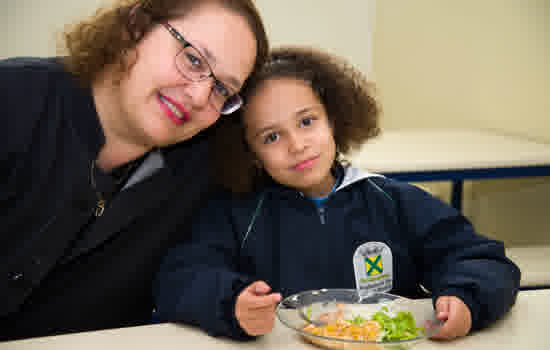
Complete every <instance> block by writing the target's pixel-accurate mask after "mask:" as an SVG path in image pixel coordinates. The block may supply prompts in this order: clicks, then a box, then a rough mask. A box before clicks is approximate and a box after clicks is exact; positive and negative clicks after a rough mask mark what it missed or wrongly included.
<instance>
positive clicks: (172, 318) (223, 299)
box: [153, 199, 254, 339]
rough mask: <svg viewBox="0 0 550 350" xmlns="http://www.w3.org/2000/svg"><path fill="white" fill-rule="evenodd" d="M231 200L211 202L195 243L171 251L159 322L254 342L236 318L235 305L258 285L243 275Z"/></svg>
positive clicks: (160, 279) (159, 287)
mask: <svg viewBox="0 0 550 350" xmlns="http://www.w3.org/2000/svg"><path fill="white" fill-rule="evenodd" d="M231 205H232V203H231V200H229V199H225V200H223V199H221V200H211V201H209V202H207V204H206V205H205V207H204V208H202V209H201V210H200V214H199V217H198V219H197V221H196V222H195V224H194V225H193V233H192V239H191V240H190V242H188V243H184V244H181V245H180V246H178V247H176V248H174V249H172V250H171V251H170V252H169V254H168V255H167V256H166V258H165V259H164V262H163V264H162V266H161V269H160V272H159V274H158V276H157V279H156V282H155V284H154V287H153V297H154V301H155V304H156V310H155V318H156V319H157V320H158V321H164V322H166V321H168V322H186V323H189V324H193V325H196V326H199V327H201V328H203V329H204V330H205V331H207V332H208V333H209V334H211V335H214V336H219V335H223V336H229V337H232V338H236V339H249V338H251V337H250V336H248V335H247V334H246V333H245V332H244V331H243V330H242V329H241V327H240V326H239V324H238V321H237V320H236V318H235V309H234V308H235V301H236V298H237V296H238V295H239V294H240V292H241V291H242V290H243V289H244V288H246V286H248V285H249V284H250V283H252V282H253V281H254V280H253V279H252V278H251V277H249V276H246V275H243V274H241V273H239V272H238V270H237V269H238V267H237V266H238V252H239V250H238V248H239V244H238V242H237V240H236V236H235V234H234V230H233V226H232V223H231V219H230V211H229V210H230V208H231Z"/></svg>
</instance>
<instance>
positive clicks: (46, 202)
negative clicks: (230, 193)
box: [0, 58, 209, 340]
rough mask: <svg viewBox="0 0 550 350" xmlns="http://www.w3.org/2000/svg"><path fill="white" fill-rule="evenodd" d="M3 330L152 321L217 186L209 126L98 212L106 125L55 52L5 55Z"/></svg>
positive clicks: (153, 159) (0, 206)
mask: <svg viewBox="0 0 550 350" xmlns="http://www.w3.org/2000/svg"><path fill="white" fill-rule="evenodd" d="M0 101H1V103H2V112H1V115H2V128H1V129H0V130H1V131H0V133H1V135H0V145H1V150H2V151H1V152H0V210H1V213H2V214H1V215H0V231H1V234H0V257H1V258H0V259H1V261H0V296H1V297H0V340H5V339H14V338H21V337H31V336H41V335H51V334H57V333H66V332H73V331H85V330H92V329H101V328H111V327H122V326H130V325H138V324H144V323H147V322H150V319H151V312H152V308H153V303H152V297H151V288H150V286H151V281H152V278H153V276H154V274H155V273H156V272H157V271H158V264H159V262H160V259H161V257H162V256H163V255H164V254H165V250H166V249H167V248H168V247H170V246H172V245H173V244H175V242H176V241H179V240H181V239H182V238H183V237H185V234H186V232H187V231H188V227H187V219H188V218H189V216H190V215H191V214H192V212H193V210H194V209H195V208H196V207H198V205H199V199H200V198H202V196H203V194H204V193H205V192H206V191H207V188H208V186H209V185H208V183H207V179H208V174H207V166H206V160H207V159H208V156H207V143H206V142H207V139H206V135H200V134H199V135H197V136H195V137H193V138H192V139H191V140H189V141H186V142H184V143H183V144H180V145H178V146H175V147H172V148H170V149H165V150H162V151H158V152H153V153H151V154H150V155H149V156H148V158H146V159H145V160H144V161H143V163H142V164H141V166H140V168H138V169H137V170H136V171H135V172H134V174H133V175H132V177H130V179H129V180H128V183H127V184H126V187H125V188H124V189H123V190H122V191H121V192H120V193H118V194H116V195H115V197H114V198H113V199H112V200H111V201H110V202H109V203H108V206H107V208H106V209H105V212H104V214H103V216H101V217H98V218H97V219H93V218H92V213H93V211H94V208H95V206H96V203H97V199H98V198H97V194H96V192H95V191H94V190H93V188H92V186H91V184H90V166H91V162H92V160H95V159H96V158H97V155H98V152H99V150H100V148H101V146H102V145H103V144H104V135H103V131H102V128H101V126H100V124H99V120H98V117H97V114H96V111H95V106H94V102H93V98H92V95H91V91H90V90H89V89H82V88H80V87H79V84H78V82H77V81H76V80H75V79H74V77H73V76H71V75H70V74H68V73H67V72H66V71H65V70H64V69H63V67H62V65H61V64H60V63H59V62H57V61H56V60H55V59H28V58H25V59H21V58H18V59H9V60H4V61H0Z"/></svg>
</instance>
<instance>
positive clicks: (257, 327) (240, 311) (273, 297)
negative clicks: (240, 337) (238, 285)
mask: <svg viewBox="0 0 550 350" xmlns="http://www.w3.org/2000/svg"><path fill="white" fill-rule="evenodd" d="M270 290H271V287H270V286H269V285H268V284H267V283H265V282H264V281H256V282H254V283H252V284H251V285H249V286H248V287H246V288H245V289H244V290H243V291H242V292H241V294H239V296H238V297H237V301H236V304H235V317H236V318H237V321H239V325H240V326H241V328H242V329H243V330H244V331H245V332H246V333H247V334H248V335H251V336H257V335H262V334H266V333H268V332H270V331H271V330H272V329H273V326H274V325H275V308H276V307H277V303H278V302H279V301H281V294H279V293H271V294H268V293H269V291H270Z"/></svg>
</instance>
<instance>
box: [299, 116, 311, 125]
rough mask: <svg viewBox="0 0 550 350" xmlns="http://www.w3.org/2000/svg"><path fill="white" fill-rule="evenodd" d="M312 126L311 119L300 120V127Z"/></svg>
mask: <svg viewBox="0 0 550 350" xmlns="http://www.w3.org/2000/svg"><path fill="white" fill-rule="evenodd" d="M311 124H313V117H306V118H303V119H302V120H300V126H305V127H307V126H311Z"/></svg>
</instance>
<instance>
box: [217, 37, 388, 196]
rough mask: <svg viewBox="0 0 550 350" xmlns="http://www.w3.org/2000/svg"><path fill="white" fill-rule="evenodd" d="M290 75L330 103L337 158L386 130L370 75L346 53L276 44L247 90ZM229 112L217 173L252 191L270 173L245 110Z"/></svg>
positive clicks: (221, 129)
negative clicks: (247, 128) (258, 159)
mask: <svg viewBox="0 0 550 350" xmlns="http://www.w3.org/2000/svg"><path fill="white" fill-rule="evenodd" d="M281 78H290V79H298V80H302V81H304V82H306V83H308V84H309V85H310V86H311V88H312V90H313V91H314V92H315V94H316V95H317V97H318V98H319V99H320V101H321V103H322V104H323V105H324V107H325V110H326V112H327V115H328V118H329V120H330V122H331V125H332V127H333V136H334V140H335V143H336V151H337V159H336V160H338V161H340V162H342V161H343V162H344V163H345V160H344V159H343V158H342V155H343V154H347V153H349V152H350V151H353V150H356V149H357V148H359V147H360V146H361V145H362V144H363V143H364V142H365V141H367V140H368V139H370V138H372V137H375V136H377V135H378V134H379V133H380V127H379V115H380V108H379V106H378V104H377V103H376V100H375V98H374V97H373V95H372V93H371V90H372V89H373V87H372V85H371V84H370V83H369V82H367V80H366V77H365V75H363V74H362V73H361V72H360V71H359V70H358V69H356V68H354V67H353V66H352V65H350V64H349V63H348V62H347V61H346V60H344V59H343V58H341V57H338V56H335V55H331V54H329V53H327V52H324V51H321V50H318V49H314V48H308V47H281V48H278V49H274V50H273V51H272V52H271V54H270V56H269V58H268V61H267V62H266V64H265V65H264V67H263V68H262V69H261V70H259V71H258V72H256V73H255V74H254V75H252V76H251V77H250V78H249V81H248V84H247V86H246V88H245V89H244V90H243V91H242V96H243V98H244V99H245V101H246V100H247V99H250V98H252V97H253V96H254V95H255V94H256V93H257V92H258V91H259V90H260V89H261V87H262V86H263V84H264V83H265V82H266V81H268V80H273V79H281ZM245 111H246V106H245V107H244V108H243V110H241V111H239V112H238V113H237V115H236V116H231V117H229V118H223V119H222V120H220V121H219V122H218V125H217V126H216V130H215V131H216V137H215V146H214V155H215V156H214V157H213V159H214V164H213V166H214V169H215V172H214V174H215V175H216V177H217V182H218V183H219V184H221V185H223V186H224V187H227V188H229V189H231V190H232V191H234V192H237V193H239V192H240V193H242V192H249V191H251V190H253V189H255V188H257V186H259V185H261V184H262V183H263V180H264V178H265V174H264V173H263V171H262V170H259V169H258V168H257V167H256V166H255V163H254V156H253V154H252V153H251V151H250V150H249V148H248V146H247V145H246V141H245V138H244V130H243V127H242V122H241V119H242V113H244V112H245Z"/></svg>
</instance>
